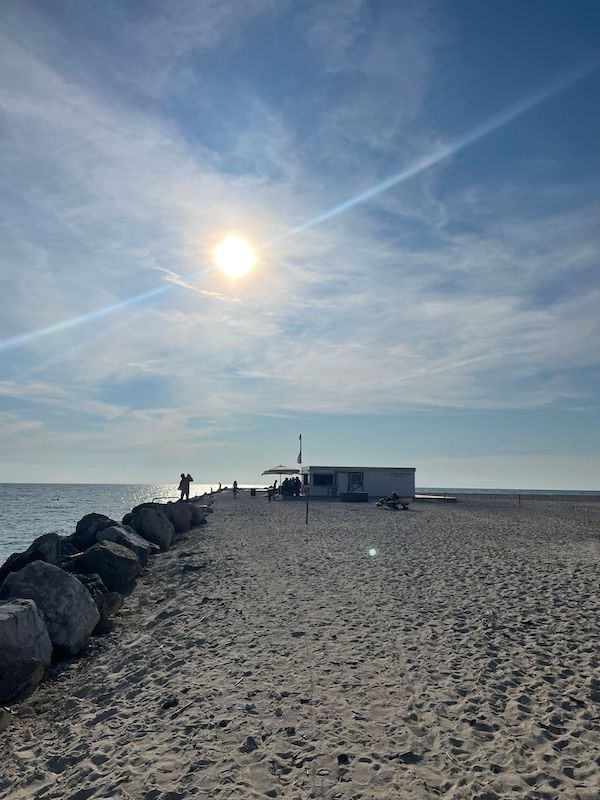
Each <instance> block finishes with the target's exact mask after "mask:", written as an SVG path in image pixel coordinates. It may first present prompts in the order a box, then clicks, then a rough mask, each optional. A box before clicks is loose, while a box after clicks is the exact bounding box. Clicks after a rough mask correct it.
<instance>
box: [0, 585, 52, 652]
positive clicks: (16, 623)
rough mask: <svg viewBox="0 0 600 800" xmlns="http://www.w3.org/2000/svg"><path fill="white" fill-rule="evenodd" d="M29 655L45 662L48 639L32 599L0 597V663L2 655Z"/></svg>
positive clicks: (48, 646)
mask: <svg viewBox="0 0 600 800" xmlns="http://www.w3.org/2000/svg"><path fill="white" fill-rule="evenodd" d="M9 658H10V660H11V661H14V660H15V659H23V658H30V659H35V660H37V661H39V662H40V663H41V664H43V665H44V666H46V667H47V666H48V664H49V663H50V661H51V659H52V642H51V641H50V637H49V636H48V629H47V628H46V623H45V622H44V620H43V619H42V617H41V615H40V613H39V611H38V608H37V606H36V604H35V602H34V601H33V600H27V599H24V598H21V597H15V598H12V599H10V600H0V665H1V664H2V662H3V661H5V660H6V659H9Z"/></svg>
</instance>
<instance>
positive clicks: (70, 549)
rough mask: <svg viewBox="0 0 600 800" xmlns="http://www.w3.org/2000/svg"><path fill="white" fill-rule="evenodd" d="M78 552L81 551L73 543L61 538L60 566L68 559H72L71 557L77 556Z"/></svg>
mask: <svg viewBox="0 0 600 800" xmlns="http://www.w3.org/2000/svg"><path fill="white" fill-rule="evenodd" d="M78 552H79V550H78V549H77V548H76V547H74V546H73V545H72V544H71V542H69V541H68V539H67V538H62V537H61V541H60V561H59V564H61V563H62V562H63V561H66V560H67V559H68V558H71V556H75V555H77V553H78Z"/></svg>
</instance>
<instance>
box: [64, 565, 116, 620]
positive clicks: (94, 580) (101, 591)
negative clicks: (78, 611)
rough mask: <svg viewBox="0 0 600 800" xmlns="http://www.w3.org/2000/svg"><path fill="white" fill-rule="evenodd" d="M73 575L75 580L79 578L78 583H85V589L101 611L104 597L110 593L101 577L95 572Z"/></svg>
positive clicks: (75, 573)
mask: <svg viewBox="0 0 600 800" xmlns="http://www.w3.org/2000/svg"><path fill="white" fill-rule="evenodd" d="M72 563H73V562H72ZM72 575H73V577H74V578H77V580H78V581H80V582H81V583H83V585H84V586H85V588H86V589H87V590H88V592H89V593H90V595H91V597H92V600H93V601H94V603H96V608H97V609H98V611H100V608H101V607H102V603H103V600H104V595H105V594H107V592H108V589H107V588H106V586H105V584H104V581H103V580H102V578H101V577H100V575H98V574H96V573H94V572H91V573H89V574H84V573H77V572H73V573H72Z"/></svg>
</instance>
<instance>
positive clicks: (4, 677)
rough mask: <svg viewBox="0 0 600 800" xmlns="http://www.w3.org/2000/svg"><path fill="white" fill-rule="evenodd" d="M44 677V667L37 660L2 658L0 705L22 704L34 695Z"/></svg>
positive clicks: (0, 666) (0, 659)
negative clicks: (22, 701)
mask: <svg viewBox="0 0 600 800" xmlns="http://www.w3.org/2000/svg"><path fill="white" fill-rule="evenodd" d="M43 677H44V665H43V664H42V662H41V661H38V660H37V659H35V658H17V659H11V658H8V659H5V658H4V654H2V656H1V657H0V703H6V704H8V705H12V704H13V703H20V702H21V700H25V698H26V697H29V696H30V695H32V694H33V693H34V692H35V690H36V689H37V687H38V684H39V682H40V681H41V680H42V678H43Z"/></svg>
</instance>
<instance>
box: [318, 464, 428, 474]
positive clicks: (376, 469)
mask: <svg viewBox="0 0 600 800" xmlns="http://www.w3.org/2000/svg"><path fill="white" fill-rule="evenodd" d="M305 469H333V470H337V471H338V472H415V471H416V467H331V466H325V465H322V464H321V465H318V466H314V465H312V464H311V465H310V466H309V467H305Z"/></svg>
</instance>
